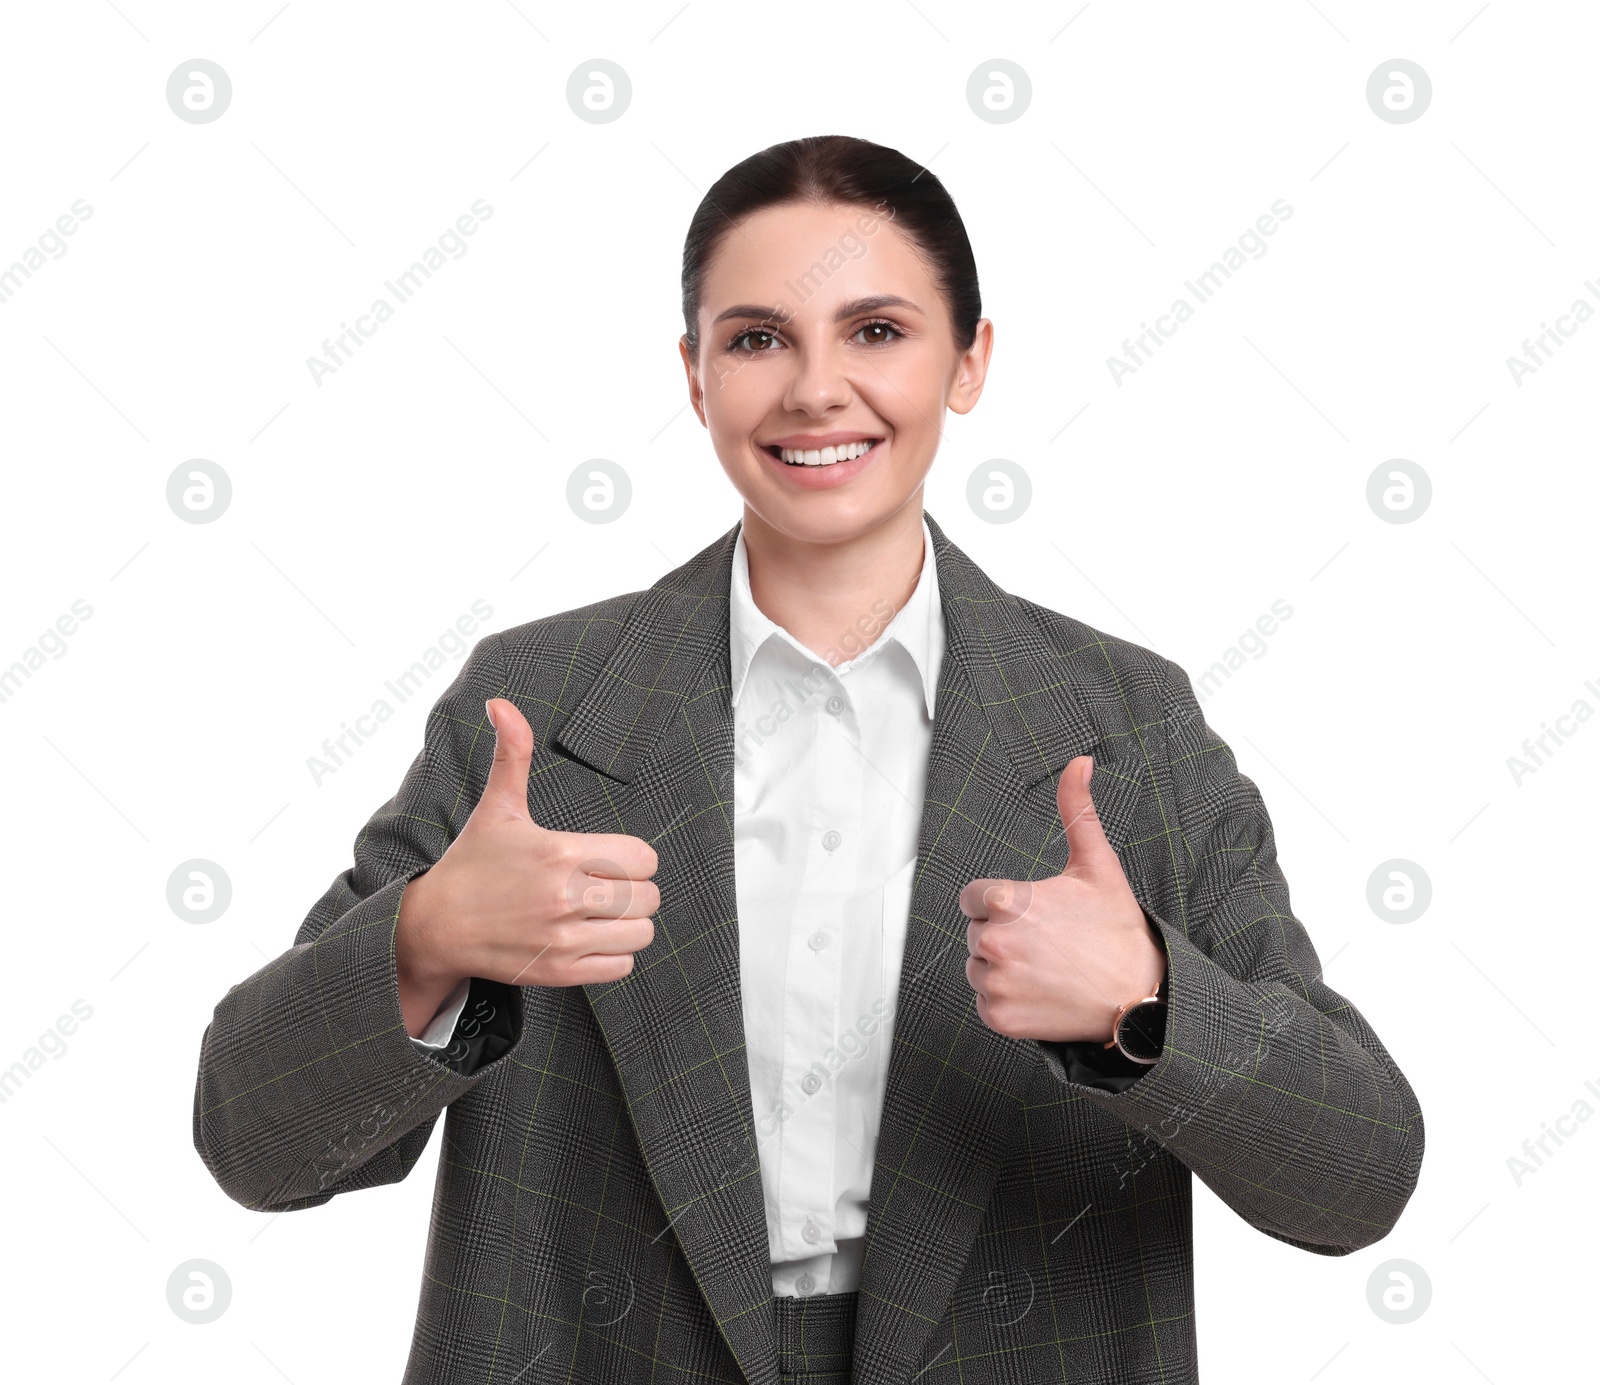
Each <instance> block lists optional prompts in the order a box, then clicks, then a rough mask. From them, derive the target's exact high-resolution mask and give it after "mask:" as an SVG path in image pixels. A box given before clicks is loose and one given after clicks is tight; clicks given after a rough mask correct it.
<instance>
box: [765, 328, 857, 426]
mask: <svg viewBox="0 0 1600 1385" xmlns="http://www.w3.org/2000/svg"><path fill="white" fill-rule="evenodd" d="M790 360H791V361H792V362H793V363H794V366H793V368H794V375H793V377H792V378H791V379H790V381H789V386H788V389H787V390H785V391H784V398H783V403H784V407H785V408H786V409H788V410H789V411H790V412H791V413H805V414H823V413H826V412H827V411H828V410H829V409H833V408H838V407H841V406H843V405H847V404H849V403H850V401H851V399H852V398H853V397H854V390H853V389H852V387H851V384H850V379H849V372H848V370H847V369H846V362H845V353H844V348H843V346H842V345H841V344H840V343H838V342H837V341H833V342H829V341H827V340H821V339H819V340H817V341H812V342H806V343H804V344H802V345H797V346H796V347H794V348H793V349H792V350H791V352H790Z"/></svg>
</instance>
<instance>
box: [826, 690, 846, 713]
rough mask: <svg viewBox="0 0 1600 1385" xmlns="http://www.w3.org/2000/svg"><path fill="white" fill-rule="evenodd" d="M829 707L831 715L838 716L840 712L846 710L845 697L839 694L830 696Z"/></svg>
mask: <svg viewBox="0 0 1600 1385" xmlns="http://www.w3.org/2000/svg"><path fill="white" fill-rule="evenodd" d="M827 708H828V714H829V715H830V716H835V717H836V716H838V715H839V713H840V712H842V711H844V699H843V698H842V697H839V696H837V695H835V696H833V697H830V698H829V699H828V701H827Z"/></svg>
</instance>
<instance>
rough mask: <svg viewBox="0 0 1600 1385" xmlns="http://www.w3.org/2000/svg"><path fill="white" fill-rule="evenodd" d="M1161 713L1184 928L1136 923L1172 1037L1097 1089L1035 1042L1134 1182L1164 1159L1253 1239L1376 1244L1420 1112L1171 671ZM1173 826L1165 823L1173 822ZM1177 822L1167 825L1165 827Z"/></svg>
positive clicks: (1418, 1151)
mask: <svg viewBox="0 0 1600 1385" xmlns="http://www.w3.org/2000/svg"><path fill="white" fill-rule="evenodd" d="M1165 698H1166V705H1165V706H1164V708H1163V713H1164V725H1165V727H1166V734H1167V743H1168V763H1169V766H1170V773H1171V782H1172V785H1173V794H1174V797H1175V802H1174V803H1164V804H1162V805H1161V806H1162V811H1163V812H1164V813H1165V814H1167V815H1168V817H1169V824H1168V825H1169V831H1170V836H1169V841H1170V844H1171V859H1172V860H1173V862H1174V869H1176V870H1177V872H1178V877H1179V879H1178V884H1179V895H1178V898H1179V899H1180V901H1181V902H1180V910H1181V914H1180V917H1177V918H1164V917H1159V916H1157V915H1154V914H1151V913H1150V910H1149V907H1148V901H1146V902H1145V903H1146V913H1147V915H1148V916H1149V917H1150V918H1151V920H1152V922H1153V923H1154V924H1155V925H1156V928H1157V930H1158V932H1159V933H1160V936H1161V938H1162V941H1163V942H1164V943H1165V945H1166V951H1167V1007H1168V1008H1167V1032H1166V1042H1165V1046H1164V1048H1163V1050H1162V1054H1161V1057H1160V1058H1159V1059H1158V1060H1157V1061H1156V1062H1155V1063H1154V1064H1151V1065H1150V1066H1148V1067H1145V1068H1144V1069H1143V1070H1142V1073H1139V1074H1135V1073H1131V1072H1123V1071H1117V1070H1115V1069H1114V1065H1109V1064H1108V1065H1107V1067H1108V1069H1110V1070H1112V1071H1113V1072H1114V1076H1113V1077H1112V1080H1110V1081H1108V1080H1107V1079H1106V1077H1105V1076H1102V1075H1101V1074H1100V1073H1091V1072H1087V1071H1085V1070H1084V1069H1083V1067H1082V1066H1080V1065H1078V1064H1076V1063H1074V1062H1073V1057H1074V1053H1075V1050H1072V1049H1070V1048H1067V1049H1065V1050H1064V1049H1063V1046H1060V1045H1055V1046H1051V1045H1041V1046H1040V1047H1041V1052H1042V1053H1043V1054H1044V1056H1045V1062H1046V1065H1047V1066H1048V1067H1049V1068H1050V1069H1051V1071H1052V1072H1053V1073H1054V1074H1055V1076H1056V1077H1057V1078H1058V1079H1059V1080H1060V1081H1061V1082H1062V1083H1063V1084H1064V1085H1065V1086H1067V1087H1068V1088H1069V1089H1071V1090H1072V1091H1074V1092H1077V1093H1079V1094H1081V1095H1082V1096H1083V1097H1084V1099H1086V1100H1087V1101H1089V1102H1091V1103H1093V1104H1094V1105H1095V1106H1097V1107H1099V1108H1100V1109H1101V1110H1103V1111H1106V1112H1109V1113H1111V1114H1113V1115H1115V1116H1117V1117H1119V1118H1120V1119H1122V1120H1124V1121H1126V1122H1127V1123H1128V1125H1129V1126H1130V1127H1131V1128H1132V1130H1133V1131H1134V1132H1137V1133H1139V1134H1142V1136H1143V1139H1141V1140H1135V1141H1133V1142H1132V1143H1131V1145H1130V1154H1129V1157H1128V1161H1127V1165H1126V1167H1125V1168H1123V1170H1122V1174H1121V1179H1122V1183H1123V1185H1124V1186H1128V1185H1129V1184H1130V1183H1131V1182H1132V1180H1133V1179H1135V1178H1137V1176H1138V1173H1139V1171H1140V1169H1141V1168H1142V1167H1143V1166H1144V1165H1145V1164H1146V1163H1148V1162H1149V1159H1150V1158H1151V1157H1153V1155H1154V1154H1156V1153H1158V1152H1160V1151H1161V1150H1165V1151H1166V1152H1167V1153H1169V1154H1171V1155H1172V1156H1173V1157H1175V1158H1177V1159H1178V1160H1180V1161H1181V1162H1182V1163H1183V1164H1185V1165H1187V1166H1188V1167H1189V1169H1191V1170H1192V1171H1193V1172H1194V1173H1195V1174H1196V1175H1197V1176H1198V1177H1199V1178H1200V1179H1201V1181H1202V1182H1204V1183H1205V1184H1206V1185H1207V1186H1208V1187H1209V1188H1210V1189H1211V1190H1212V1191H1213V1192H1214V1193H1216V1194H1217V1196H1218V1197H1220V1198H1221V1199H1222V1200H1223V1201H1224V1202H1226V1203H1227V1204H1228V1205H1229V1206H1230V1207H1232V1208H1233V1209H1234V1211H1236V1212H1237V1213H1238V1214H1239V1215H1240V1216H1242V1217H1243V1218H1244V1219H1245V1220H1246V1221H1248V1222H1249V1223H1250V1224H1251V1225H1252V1226H1254V1227H1256V1228H1257V1229H1258V1230H1260V1231H1263V1232H1265V1233H1266V1234H1267V1235H1269V1236H1272V1237H1274V1238H1275V1239H1277V1240H1280V1241H1286V1242H1288V1243H1289V1244H1290V1245H1293V1246H1297V1247H1299V1248H1301V1249H1303V1250H1309V1251H1313V1252H1315V1253H1317V1254H1320V1255H1347V1254H1349V1253H1350V1252H1351V1251H1354V1250H1359V1249H1360V1248H1361V1247H1363V1246H1366V1245H1370V1244H1371V1243H1372V1242H1374V1241H1377V1240H1381V1239H1382V1238H1383V1237H1384V1236H1385V1235H1387V1234H1388V1232H1389V1231H1390V1230H1391V1229H1392V1228H1393V1226H1394V1224H1395V1222H1396V1221H1397V1220H1398V1219H1399V1217H1400V1213H1401V1211H1402V1210H1403V1209H1404V1208H1405V1205H1406V1203H1407V1202H1408V1201H1409V1200H1410V1197H1411V1194H1412V1192H1413V1191H1414V1189H1415V1187H1416V1184H1417V1177H1418V1173H1419V1170H1420V1168H1421V1165H1422V1151H1423V1123H1422V1112H1421V1109H1420V1108H1419V1106H1418V1104H1417V1098H1416V1095H1415V1093H1414V1092H1413V1091H1412V1089H1411V1085H1410V1083H1409V1082H1408V1081H1407V1080H1406V1078H1405V1076H1404V1074H1403V1073H1402V1072H1401V1071H1400V1069H1399V1067H1397V1066H1396V1064H1395V1062H1394V1060H1393V1059H1392V1058H1391V1057H1390V1056H1389V1053H1388V1051H1387V1050H1386V1049H1385V1048H1384V1046H1383V1043H1382V1042H1381V1041H1380V1040H1379V1038H1378V1036H1377V1034H1376V1033H1374V1032H1373V1029H1372V1026H1371V1025H1369V1024H1368V1023H1367V1022H1366V1020H1365V1019H1364V1018H1363V1017H1362V1015H1361V1012H1360V1011H1359V1010H1357V1009H1356V1007H1355V1006H1354V1005H1352V1004H1351V1003H1350V1002H1349V1001H1348V1000H1346V999H1345V998H1344V997H1343V996H1342V995H1340V994H1339V993H1338V992H1337V991H1335V990H1333V989H1332V988H1331V987H1329V986H1327V985H1326V984H1324V982H1323V980H1322V966H1321V963H1320V962H1319V961H1318V959H1317V954H1316V951H1315V949H1314V948H1313V947H1312V945H1311V940H1310V938H1309V937H1308V936H1307V934H1306V930H1305V928H1304V927H1303V926H1302V924H1301V923H1300V921H1299V920H1298V919H1296V918H1295V916H1294V911H1293V909H1292V908H1291V907H1290V903H1289V887H1288V884H1287V882H1286V881H1285V880H1284V876H1283V872H1282V871H1281V870H1280V869H1279V867H1278V860H1277V851H1276V847H1275V844H1274V837H1273V830H1272V823H1271V821H1270V819H1269V818H1268V816H1267V810H1266V807H1265V806H1264V805H1263V803H1262V800H1261V794H1260V793H1259V791H1258V790H1257V788H1256V786H1255V784H1254V783H1253V782H1252V781H1251V780H1250V779H1248V778H1247V777H1246V776H1245V775H1243V774H1241V773H1240V772H1239V767H1238V765H1237V763H1236V762H1235V760H1234V756H1233V752H1232V751H1231V750H1230V749H1229V747H1228V745H1227V744H1226V743H1225V742H1224V741H1223V740H1222V738H1221V737H1220V736H1218V735H1217V733H1216V732H1215V731H1213V730H1212V729H1211V727H1210V726H1208V725H1207V724H1206V721H1205V718H1204V717H1203V716H1202V715H1201V712H1200V707H1199V704H1198V703H1197V702H1196V700H1195V696H1194V692H1193V689H1192V688H1191V686H1190V682H1189V678H1188V675H1187V674H1185V673H1184V671H1183V669H1181V668H1180V667H1179V666H1178V665H1176V664H1174V663H1172V662H1171V661H1170V660H1169V661H1167V685H1166V693H1165ZM1174 814H1175V815H1176V823H1172V822H1171V821H1170V818H1171V817H1172V816H1173V815H1174ZM1173 828H1176V830H1171V829H1173Z"/></svg>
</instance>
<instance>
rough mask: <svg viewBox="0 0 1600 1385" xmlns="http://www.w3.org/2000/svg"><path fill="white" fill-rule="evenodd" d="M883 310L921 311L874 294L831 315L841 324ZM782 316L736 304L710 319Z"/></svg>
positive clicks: (902, 300) (774, 310)
mask: <svg viewBox="0 0 1600 1385" xmlns="http://www.w3.org/2000/svg"><path fill="white" fill-rule="evenodd" d="M883 308H910V309H911V311H912V312H915V313H920V312H921V311H922V309H921V308H919V307H918V306H917V305H916V304H915V303H913V302H912V301H911V300H910V299H909V298H900V297H898V296H896V295H895V294H892V293H879V294H874V295H873V296H872V297H870V298H857V299H854V300H853V301H851V302H849V303H841V304H840V305H839V309H838V311H837V312H835V313H834V315H833V320H834V321H835V322H843V321H844V320H845V319H846V318H851V317H859V316H860V315H861V314H862V313H875V312H878V311H879V310H880V309H883ZM783 316H784V314H783V313H782V312H781V311H780V310H779V309H777V308H764V307H762V306H761V305H760V304H758V303H738V304H735V305H734V306H733V307H731V308H727V309H725V310H724V311H722V312H720V313H718V314H717V315H716V317H714V318H712V319H711V325H712V326H713V327H715V326H716V325H717V323H719V322H722V321H725V320H726V319H728V318H732V317H753V318H755V319H756V320H757V321H760V322H771V321H775V320H779V319H781V318H782V317H783Z"/></svg>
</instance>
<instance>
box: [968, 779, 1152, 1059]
mask: <svg viewBox="0 0 1600 1385" xmlns="http://www.w3.org/2000/svg"><path fill="white" fill-rule="evenodd" d="M1093 770H1094V761H1093V759H1092V758H1091V757H1090V756H1088V755H1080V756H1078V757H1077V759H1075V760H1073V761H1071V762H1070V763H1069V764H1068V765H1067V767H1066V768H1065V769H1064V770H1062V772H1061V779H1060V782H1059V783H1058V784H1057V785H1056V807H1057V809H1058V810H1059V811H1060V814H1061V822H1062V826H1063V828H1064V829H1065V831H1066V834H1067V865H1066V869H1064V870H1063V871H1062V872H1061V874H1060V875H1055V876H1050V877H1047V878H1046V879H1043V880H986V879H984V880H974V881H972V882H971V883H970V884H968V885H967V886H966V887H965V888H964V889H963V890H962V891H961V912H962V913H964V914H965V915H966V916H967V917H968V918H969V919H970V920H972V922H970V923H968V924H967V951H968V953H969V954H970V955H969V956H968V958H967V980H968V982H970V983H971V985H972V989H973V990H974V991H976V992H977V996H978V1000H977V1006H978V1018H979V1019H981V1020H982V1021H983V1022H984V1023H985V1024H986V1025H988V1026H989V1028H990V1029H992V1030H994V1031H995V1032H996V1033H997V1034H1004V1035H1006V1036H1007V1037H1009V1038H1013V1039H1044V1040H1055V1041H1060V1042H1073V1041H1079V1040H1085V1039H1095V1040H1099V1041H1101V1042H1104V1041H1105V1040H1107V1039H1109V1038H1110V1037H1111V1024H1112V1020H1113V1018H1114V1017H1115V1015H1116V1011H1117V1008H1118V1007H1119V1006H1121V1005H1122V1004H1124V1003H1125V1002H1127V1001H1130V1000H1137V999H1139V998H1141V997H1143V996H1148V995H1153V994H1155V990H1156V987H1157V986H1158V985H1159V984H1160V982H1161V979H1162V978H1163V976H1165V974H1166V967H1167V953H1166V948H1165V946H1164V945H1163V943H1162V941H1161V939H1160V936H1159V935H1158V933H1157V932H1156V929H1155V928H1154V926H1153V925H1152V924H1151V923H1150V922H1149V921H1148V919H1147V918H1146V917H1145V912H1144V907H1143V906H1142V905H1141V904H1140V903H1139V901H1138V899H1136V898H1135V897H1134V893H1133V890H1132V889H1131V888H1130V886H1129V885H1128V878H1127V876H1126V875H1124V874H1123V870H1122V862H1121V861H1120V860H1118V859H1117V853H1116V850H1115V848H1113V847H1112V845H1111V843H1110V842H1108V841H1107V840H1106V834H1105V832H1104V830H1103V829H1102V828H1101V826H1100V816H1099V814H1098V813H1096V812H1095V808H1094V800H1093V799H1092V798H1091V797H1090V795H1089V776H1090V774H1091V773H1092V772H1093Z"/></svg>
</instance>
